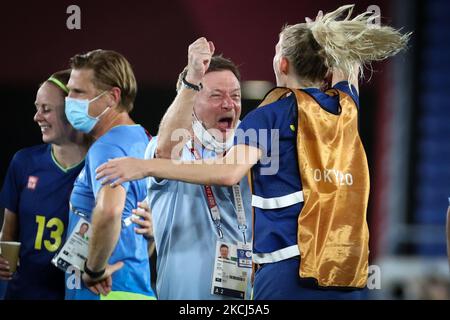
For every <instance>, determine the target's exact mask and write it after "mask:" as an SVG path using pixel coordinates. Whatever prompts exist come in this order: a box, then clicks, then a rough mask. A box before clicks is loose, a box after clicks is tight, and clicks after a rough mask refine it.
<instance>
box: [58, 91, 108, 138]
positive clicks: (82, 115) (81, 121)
mask: <svg viewBox="0 0 450 320" xmlns="http://www.w3.org/2000/svg"><path fill="white" fill-rule="evenodd" d="M105 93H106V91H104V92H103V93H101V94H99V95H98V96H97V97H95V98H94V99H92V100H88V99H74V98H70V97H66V117H67V120H69V122H70V124H71V125H72V127H74V128H75V129H77V130H79V131H81V132H84V133H89V132H91V131H92V129H93V128H94V127H95V125H96V124H97V122H98V121H99V120H100V117H101V116H103V115H104V114H105V113H106V112H107V111H108V110H109V108H110V107H107V108H106V109H105V110H104V111H103V112H102V113H101V114H100V115H98V116H97V117H91V116H90V115H89V104H90V103H91V102H94V101H95V100H97V99H98V98H100V97H101V96H102V95H104V94H105Z"/></svg>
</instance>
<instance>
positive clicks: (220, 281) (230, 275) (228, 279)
mask: <svg viewBox="0 0 450 320" xmlns="http://www.w3.org/2000/svg"><path fill="white" fill-rule="evenodd" d="M250 248H251V246H250ZM250 252H251V251H250ZM241 253H243V252H241ZM243 254H244V255H245V256H246V254H245V253H243ZM238 255H239V249H238V246H237V245H235V244H231V243H227V242H223V241H217V243H216V254H215V259H214V273H213V279H212V286H211V294H216V295H223V296H228V297H232V298H238V299H245V294H246V291H247V287H248V283H247V280H248V279H249V276H250V273H251V255H250V268H248V267H247V266H246V265H248V260H246V259H242V261H239V258H238ZM244 260H245V261H244Z"/></svg>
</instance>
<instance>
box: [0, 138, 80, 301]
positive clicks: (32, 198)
mask: <svg viewBox="0 0 450 320" xmlns="http://www.w3.org/2000/svg"><path fill="white" fill-rule="evenodd" d="M83 165H84V164H83V163H80V164H77V165H76V166H74V167H72V168H69V169H63V168H62V167H61V166H59V165H58V163H57V162H56V160H55V158H54V157H53V154H52V150H51V146H50V145H39V146H34V147H31V148H27V149H23V150H20V151H19V152H17V153H16V154H15V155H14V158H13V159H12V161H11V163H10V166H9V169H8V172H7V175H6V179H5V182H4V185H3V189H2V192H1V195H0V206H2V207H5V208H7V209H9V210H11V211H12V212H14V213H15V214H17V218H18V221H19V239H18V241H20V242H21V243H22V244H21V248H20V266H19V268H18V269H17V272H16V273H15V274H14V278H13V280H12V281H10V282H9V284H8V290H7V293H6V298H7V299H63V298H64V274H63V273H62V272H61V271H60V270H58V269H57V268H56V267H54V266H53V265H52V264H51V262H50V261H51V259H52V258H53V256H54V254H55V252H56V251H57V250H58V249H59V247H60V246H61V244H62V240H63V239H64V237H65V232H66V227H67V221H68V212H69V196H70V192H71V191H72V187H73V182H74V181H75V178H76V177H77V176H78V174H79V172H80V171H81V169H82V168H83Z"/></svg>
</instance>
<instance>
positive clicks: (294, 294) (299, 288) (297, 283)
mask: <svg viewBox="0 0 450 320" xmlns="http://www.w3.org/2000/svg"><path fill="white" fill-rule="evenodd" d="M299 266H300V259H299V257H295V258H291V259H287V260H282V261H279V262H275V263H266V264H264V265H262V266H260V268H259V269H258V270H257V271H256V273H255V283H254V288H253V299H254V300H361V299H364V298H365V297H366V295H365V293H366V289H340V290H339V289H335V288H333V289H328V288H322V287H318V286H317V284H316V281H315V280H314V279H302V278H300V277H299V275H298V270H299Z"/></svg>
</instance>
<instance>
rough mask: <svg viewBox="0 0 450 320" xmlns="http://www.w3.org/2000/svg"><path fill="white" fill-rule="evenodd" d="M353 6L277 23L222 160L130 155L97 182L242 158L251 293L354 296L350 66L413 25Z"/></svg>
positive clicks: (203, 169)
mask: <svg viewBox="0 0 450 320" xmlns="http://www.w3.org/2000/svg"><path fill="white" fill-rule="evenodd" d="M353 7H354V6H353V5H348V6H343V7H340V8H338V9H337V10H336V11H334V12H331V13H328V14H325V15H323V14H322V13H321V12H319V15H318V16H317V18H316V19H315V21H312V20H310V19H308V18H307V20H306V23H300V24H296V25H292V26H286V27H284V28H283V30H282V31H281V33H280V37H279V41H278V43H277V44H276V47H275V56H274V59H273V68H274V72H275V75H276V79H277V86H278V87H277V88H275V89H273V90H272V91H270V92H269V93H268V94H267V95H266V98H265V99H264V101H263V102H262V103H261V105H260V107H259V108H258V109H256V110H254V111H252V112H251V113H249V114H248V115H247V116H246V117H245V118H244V119H243V120H242V122H241V124H240V125H239V128H238V130H237V132H236V137H235V142H234V147H232V148H231V149H230V150H229V151H228V153H227V155H226V157H225V158H223V159H222V160H220V161H218V162H217V161H216V163H214V164H204V165H199V164H197V163H196V162H194V163H190V164H182V165H179V164H173V163H171V162H170V161H164V160H161V159H152V160H139V159H131V158H128V159H120V160H112V161H109V162H108V163H106V164H104V165H102V166H100V167H99V169H98V171H97V172H98V173H99V174H98V178H99V179H101V178H105V177H106V178H105V180H104V182H105V183H106V182H109V181H113V180H114V179H118V180H116V181H115V182H114V183H112V186H115V185H118V184H120V183H122V182H123V181H128V180H131V179H140V178H142V177H144V176H154V177H159V178H164V179H176V180H182V181H187V182H190V183H198V184H218V185H234V184H236V183H237V182H238V181H240V179H241V178H242V177H243V176H244V175H245V174H246V173H247V172H248V171H249V170H250V169H251V173H252V177H253V190H252V191H253V196H252V206H253V208H254V224H253V226H254V229H253V234H254V239H253V262H254V264H256V265H257V266H258V268H257V271H256V273H255V278H254V299H360V298H362V292H363V289H364V288H365V286H366V283H367V274H368V254H369V248H368V240H369V234H368V227H367V222H366V211H367V202H368V196H369V170H368V166H367V159H366V155H365V151H364V148H363V145H362V143H361V140H360V137H359V133H358V109H359V98H358V78H359V72H360V70H361V69H362V67H363V66H366V65H369V64H370V63H371V62H372V61H379V60H383V59H385V58H387V57H389V56H393V55H395V54H397V53H398V52H400V51H401V50H403V49H404V48H405V47H406V45H407V42H408V39H409V37H410V34H405V35H403V34H401V33H400V32H399V31H398V30H395V29H393V28H391V27H387V26H374V25H373V24H372V23H371V22H372V20H373V19H374V18H375V17H373V16H372V15H371V13H367V12H366V13H363V14H360V15H358V16H357V17H355V18H353V19H351V18H350V17H351V14H352V10H353ZM343 14H346V16H345V18H344V19H340V20H339V18H340V17H341V16H342V15H343ZM328 79H331V86H330V87H331V88H330V89H329V90H326V91H324V90H323V88H324V87H325V86H329V85H330V83H328V81H327V80H328ZM255 130H256V134H255Z"/></svg>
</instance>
